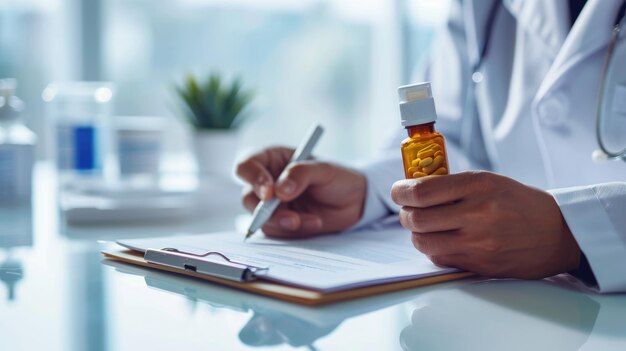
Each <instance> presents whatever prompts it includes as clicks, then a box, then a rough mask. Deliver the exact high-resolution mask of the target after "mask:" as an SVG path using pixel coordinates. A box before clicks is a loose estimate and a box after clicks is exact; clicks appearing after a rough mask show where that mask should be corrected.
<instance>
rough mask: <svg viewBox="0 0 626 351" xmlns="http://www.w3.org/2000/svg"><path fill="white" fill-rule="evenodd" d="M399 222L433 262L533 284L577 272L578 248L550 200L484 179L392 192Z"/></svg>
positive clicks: (433, 180) (417, 184) (444, 179)
mask: <svg viewBox="0 0 626 351" xmlns="http://www.w3.org/2000/svg"><path fill="white" fill-rule="evenodd" d="M391 195H392V198H393V200H394V201H395V202H396V203H397V204H399V205H401V206H402V210H401V211H400V221H401V222H402V225H403V226H404V227H405V228H407V229H408V230H410V231H412V232H413V235H412V241H413V245H414V246H415V247H416V248H417V249H418V250H419V251H421V252H423V253H424V254H425V255H427V256H428V257H429V258H430V259H431V261H433V263H435V264H437V265H440V266H447V267H456V268H460V269H464V270H467V271H472V272H476V273H479V274H481V275H484V276H489V277H498V278H505V277H510V278H521V279H538V278H544V277H548V276H552V275H555V274H559V273H563V272H567V271H570V270H573V269H576V268H577V267H578V265H579V259H580V248H579V247H578V244H577V243H576V241H575V240H574V237H573V236H572V233H571V232H570V230H569V228H568V226H567V224H566V223H565V220H564V219H563V216H562V214H561V211H560V209H559V207H558V205H557V204H556V202H555V200H554V198H553V197H552V196H551V195H550V194H548V193H547V192H544V191H542V190H539V189H536V188H532V187H529V186H526V185H524V184H521V183H518V182H517V181H515V180H513V179H510V178H507V177H503V176H500V175H497V174H493V173H488V172H464V173H459V174H453V175H446V176H431V177H424V178H419V179H411V180H402V181H398V182H396V183H395V184H394V185H393V188H392V190H391Z"/></svg>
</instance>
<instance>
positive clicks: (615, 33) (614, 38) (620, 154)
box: [596, 1, 626, 162]
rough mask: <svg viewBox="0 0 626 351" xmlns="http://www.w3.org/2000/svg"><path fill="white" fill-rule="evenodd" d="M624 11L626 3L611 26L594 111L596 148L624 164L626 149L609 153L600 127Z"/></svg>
mask: <svg viewBox="0 0 626 351" xmlns="http://www.w3.org/2000/svg"><path fill="white" fill-rule="evenodd" d="M625 10H626V1H624V3H623V4H622V6H621V7H620V9H619V11H618V13H617V16H616V18H615V22H614V24H613V30H612V31H611V39H610V40H609V44H608V46H607V50H606V58H605V60H604V65H603V67H602V79H601V80H600V91H599V93H598V104H597V105H598V106H597V109H596V141H597V143H598V147H600V151H602V152H603V153H604V154H605V155H606V157H607V158H608V159H612V160H620V159H621V160H622V161H624V162H626V147H624V148H623V149H621V150H620V151H617V152H614V151H610V150H609V149H608V148H607V146H606V145H605V144H604V140H603V139H602V127H603V124H604V123H603V122H604V118H603V115H604V114H603V113H602V112H603V109H604V106H603V102H604V97H605V94H606V84H607V75H608V72H609V69H610V67H611V63H612V61H613V51H614V50H615V46H616V45H617V42H618V40H619V35H620V32H621V30H622V24H621V22H622V19H623V18H624V12H625Z"/></svg>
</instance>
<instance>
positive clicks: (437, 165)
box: [398, 83, 449, 179]
mask: <svg viewBox="0 0 626 351" xmlns="http://www.w3.org/2000/svg"><path fill="white" fill-rule="evenodd" d="M398 95H399V98H400V116H401V121H402V125H403V126H404V127H405V128H406V130H407V132H408V134H409V137H408V138H406V139H405V140H404V141H403V142H402V147H401V149H402V160H403V162H404V173H405V176H406V178H407V179H411V178H420V177H424V176H427V175H442V174H448V171H449V168H448V157H447V154H446V146H445V141H444V138H443V135H441V134H440V133H437V132H436V131H435V121H436V120H437V112H436V111H435V102H434V100H433V96H432V91H431V88H430V83H418V84H412V85H405V86H401V87H400V88H398Z"/></svg>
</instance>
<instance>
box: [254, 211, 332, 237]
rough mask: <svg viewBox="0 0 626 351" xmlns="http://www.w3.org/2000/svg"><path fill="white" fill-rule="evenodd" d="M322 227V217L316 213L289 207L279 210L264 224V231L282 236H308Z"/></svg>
mask: <svg viewBox="0 0 626 351" xmlns="http://www.w3.org/2000/svg"><path fill="white" fill-rule="evenodd" d="M321 229H322V219H321V218H320V217H319V216H318V215H315V214H309V213H298V212H295V211H291V210H288V209H280V210H277V211H276V213H274V215H273V216H272V218H271V219H270V220H269V221H268V222H267V223H266V224H265V225H264V226H263V232H264V233H266V234H267V235H269V236H273V237H280V238H294V239H295V238H307V237H310V236H313V235H316V234H318V233H319V232H320V230H321Z"/></svg>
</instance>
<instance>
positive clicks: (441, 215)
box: [400, 202, 471, 233]
mask: <svg viewBox="0 0 626 351" xmlns="http://www.w3.org/2000/svg"><path fill="white" fill-rule="evenodd" d="M470 210H471V209H470V208H469V204H468V203H467V202H455V203H447V204H443V205H439V206H432V207H426V208H419V207H407V206H404V207H402V209H400V223H402V225H403V226H404V227H405V228H406V229H408V230H410V231H412V232H417V233H431V232H442V231H446V230H456V229H461V228H463V227H465V226H466V225H467V223H466V216H465V214H466V213H467V212H468V211H470Z"/></svg>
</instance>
